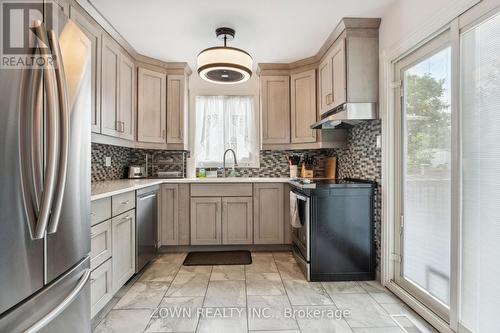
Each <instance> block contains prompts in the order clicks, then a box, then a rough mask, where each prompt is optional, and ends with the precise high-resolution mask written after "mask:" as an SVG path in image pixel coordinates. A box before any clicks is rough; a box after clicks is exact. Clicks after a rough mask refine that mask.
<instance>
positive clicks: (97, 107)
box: [70, 6, 101, 133]
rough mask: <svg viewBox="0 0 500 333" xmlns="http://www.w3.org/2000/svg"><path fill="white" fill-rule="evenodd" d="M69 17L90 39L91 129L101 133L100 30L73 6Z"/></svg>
mask: <svg viewBox="0 0 500 333" xmlns="http://www.w3.org/2000/svg"><path fill="white" fill-rule="evenodd" d="M70 17H71V19H72V20H73V21H75V23H76V24H77V25H78V26H79V27H80V29H82V31H83V33H84V34H85V35H86V36H87V37H88V38H89V40H90V45H91V55H90V62H91V65H90V66H91V73H90V76H91V83H90V85H91V96H90V101H91V102H90V103H91V104H90V111H91V113H92V116H91V119H92V122H91V129H92V132H94V133H101V31H100V30H99V28H98V27H97V23H95V22H93V21H90V19H88V18H87V17H85V16H84V15H83V14H81V13H80V12H79V11H78V9H76V8H75V7H73V6H71V8H70Z"/></svg>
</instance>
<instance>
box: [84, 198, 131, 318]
mask: <svg viewBox="0 0 500 333" xmlns="http://www.w3.org/2000/svg"><path fill="white" fill-rule="evenodd" d="M90 207H91V225H92V227H91V231H90V269H91V270H92V272H91V282H90V293H91V313H92V317H93V316H94V315H95V314H96V313H98V312H99V311H100V310H101V309H102V308H103V307H104V306H105V305H106V303H108V301H109V300H110V299H111V298H112V297H113V295H114V293H116V291H118V290H119V289H120V288H121V287H122V286H123V285H124V284H125V282H127V281H128V280H129V279H130V277H131V276H132V275H133V274H134V273H135V236H136V235H135V209H134V208H135V191H130V192H126V193H122V194H117V195H114V196H112V197H106V198H102V199H98V200H94V201H92V202H91V205H90Z"/></svg>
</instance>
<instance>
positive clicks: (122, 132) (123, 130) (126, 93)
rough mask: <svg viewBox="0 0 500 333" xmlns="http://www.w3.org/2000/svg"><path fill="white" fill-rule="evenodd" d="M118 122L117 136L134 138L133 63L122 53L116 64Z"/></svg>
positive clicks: (128, 138)
mask: <svg viewBox="0 0 500 333" xmlns="http://www.w3.org/2000/svg"><path fill="white" fill-rule="evenodd" d="M118 69H119V72H118V78H119V82H118V124H119V128H118V131H119V137H121V138H123V139H127V140H134V139H135V118H136V117H135V115H136V112H135V110H136V109H135V65H134V62H133V60H132V59H131V58H130V57H129V56H128V55H125V54H124V53H121V54H120V62H119V66H118Z"/></svg>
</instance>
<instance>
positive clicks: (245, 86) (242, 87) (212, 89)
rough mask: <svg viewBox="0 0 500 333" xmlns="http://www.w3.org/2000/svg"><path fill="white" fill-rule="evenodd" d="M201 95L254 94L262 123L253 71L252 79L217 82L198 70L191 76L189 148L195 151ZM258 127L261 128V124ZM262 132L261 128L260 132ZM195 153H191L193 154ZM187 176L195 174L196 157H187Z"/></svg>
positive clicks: (258, 122)
mask: <svg viewBox="0 0 500 333" xmlns="http://www.w3.org/2000/svg"><path fill="white" fill-rule="evenodd" d="M199 95H214V96H215V95H220V96H227V95H243V96H254V102H255V105H254V110H255V111H256V117H257V119H256V123H257V124H260V119H259V78H258V76H257V75H256V74H255V73H253V75H252V77H251V78H250V80H248V81H247V82H244V83H238V84H227V85H225V84H215V83H210V82H207V81H205V80H203V79H201V78H200V76H199V75H198V73H197V72H196V70H194V71H193V74H191V76H190V77H189V128H190V129H192V130H190V131H189V150H190V151H191V152H193V151H194V135H195V131H194V128H195V126H196V124H195V119H196V117H195V112H196V101H195V98H196V96H199ZM258 126H259V127H258V128H257V129H260V125H258ZM258 133H260V130H259V132H258ZM193 155H194V154H191V156H193ZM187 176H188V177H194V176H195V161H194V158H192V157H191V158H188V159H187Z"/></svg>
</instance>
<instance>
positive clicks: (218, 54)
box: [198, 46, 253, 84]
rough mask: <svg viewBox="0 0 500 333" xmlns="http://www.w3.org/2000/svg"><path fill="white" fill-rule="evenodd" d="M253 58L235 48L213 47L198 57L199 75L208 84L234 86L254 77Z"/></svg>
mask: <svg viewBox="0 0 500 333" xmlns="http://www.w3.org/2000/svg"><path fill="white" fill-rule="evenodd" d="M252 66H253V60H252V57H251V56H250V55H249V54H248V53H246V52H245V51H243V50H240V49H237V48H234V47H224V46H221V47H211V48H208V49H205V50H203V51H201V52H200V54H199V55H198V74H199V75H200V77H201V78H202V79H204V80H206V81H208V82H212V83H219V84H234V83H241V82H245V81H247V80H248V79H249V78H250V77H251V76H252Z"/></svg>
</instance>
